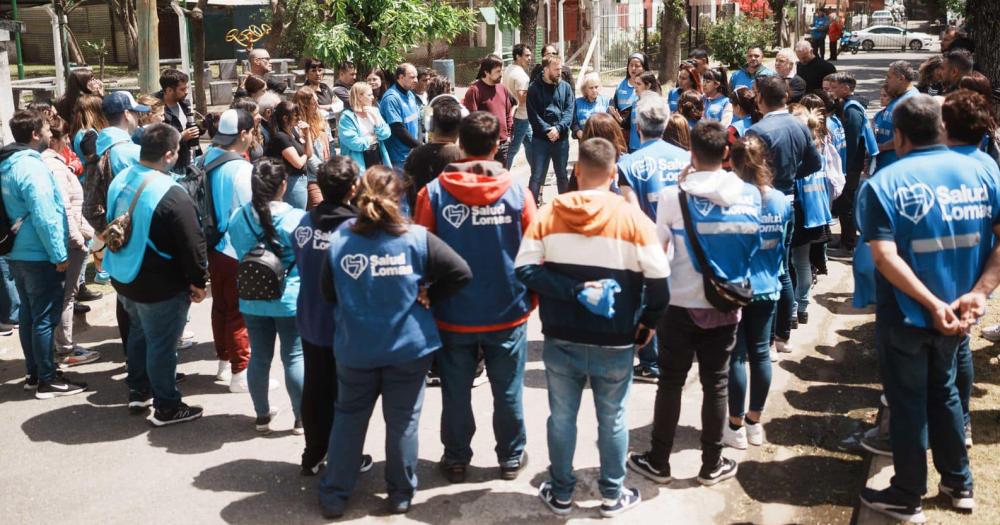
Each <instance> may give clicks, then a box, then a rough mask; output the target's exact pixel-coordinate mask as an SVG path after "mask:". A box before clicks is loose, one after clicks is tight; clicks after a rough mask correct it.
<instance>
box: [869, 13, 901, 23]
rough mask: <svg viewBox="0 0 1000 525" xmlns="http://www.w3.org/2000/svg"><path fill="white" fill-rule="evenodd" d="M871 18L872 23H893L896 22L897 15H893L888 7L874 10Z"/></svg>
mask: <svg viewBox="0 0 1000 525" xmlns="http://www.w3.org/2000/svg"><path fill="white" fill-rule="evenodd" d="M870 20H871V23H872V24H879V25H893V24H895V23H896V19H895V17H893V16H892V12H891V11H889V10H888V9H881V10H878V11H874V12H872V16H871V19H870Z"/></svg>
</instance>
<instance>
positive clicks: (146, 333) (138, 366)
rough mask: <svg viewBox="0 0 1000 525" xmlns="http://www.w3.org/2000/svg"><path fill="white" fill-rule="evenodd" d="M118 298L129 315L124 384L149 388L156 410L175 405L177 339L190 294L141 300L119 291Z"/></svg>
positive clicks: (177, 401) (132, 388)
mask: <svg viewBox="0 0 1000 525" xmlns="http://www.w3.org/2000/svg"><path fill="white" fill-rule="evenodd" d="M118 300H119V301H120V302H121V304H122V306H123V307H124V308H125V311H126V312H128V319H129V329H128V342H127V344H126V347H125V352H126V367H127V370H128V376H127V377H126V378H125V384H127V385H128V389H129V390H130V391H135V392H142V393H150V391H152V394H153V406H154V407H155V408H156V410H168V411H169V410H173V409H175V408H177V405H179V404H180V402H181V392H180V390H178V389H177V378H176V374H177V340H178V339H180V337H181V334H182V333H184V325H185V324H187V315H188V310H189V309H190V308H191V298H190V295H189V294H188V292H186V291H185V292H182V293H179V294H177V295H175V296H174V297H172V298H170V299H167V300H165V301H160V302H156V303H140V302H136V301H133V300H131V299H129V298H128V297H125V296H124V295H121V294H119V295H118Z"/></svg>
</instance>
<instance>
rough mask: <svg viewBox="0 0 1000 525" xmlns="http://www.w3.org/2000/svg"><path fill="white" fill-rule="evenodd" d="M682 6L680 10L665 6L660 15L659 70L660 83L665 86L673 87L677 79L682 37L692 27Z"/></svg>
mask: <svg viewBox="0 0 1000 525" xmlns="http://www.w3.org/2000/svg"><path fill="white" fill-rule="evenodd" d="M680 4H681V5H680V6H678V7H679V9H674V8H671V7H670V5H669V4H668V5H664V7H663V12H662V14H661V15H660V16H661V17H662V18H661V26H662V27H663V29H662V32H661V33H660V64H659V69H660V83H662V84H663V85H667V84H668V83H670V84H671V85H672V84H673V83H674V82H675V79H676V78H677V68H679V67H680V65H681V35H683V34H684V33H686V32H687V28H688V26H689V25H690V24H689V23H688V20H687V17H686V16H685V13H684V5H683V2H681V3H680Z"/></svg>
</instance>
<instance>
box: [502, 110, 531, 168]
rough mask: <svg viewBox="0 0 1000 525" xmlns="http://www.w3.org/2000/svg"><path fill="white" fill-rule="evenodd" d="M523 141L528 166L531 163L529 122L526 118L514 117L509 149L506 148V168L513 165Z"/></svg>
mask: <svg viewBox="0 0 1000 525" xmlns="http://www.w3.org/2000/svg"><path fill="white" fill-rule="evenodd" d="M522 143H524V157H525V158H526V159H527V160H528V168H529V169H530V168H531V166H532V164H531V122H530V121H529V120H528V119H514V132H513V133H512V134H511V138H510V149H509V150H507V169H508V170H509V169H510V167H511V166H513V165H514V157H516V156H517V151H518V150H519V149H521V144H522Z"/></svg>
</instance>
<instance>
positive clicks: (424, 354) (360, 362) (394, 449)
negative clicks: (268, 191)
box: [319, 166, 472, 519]
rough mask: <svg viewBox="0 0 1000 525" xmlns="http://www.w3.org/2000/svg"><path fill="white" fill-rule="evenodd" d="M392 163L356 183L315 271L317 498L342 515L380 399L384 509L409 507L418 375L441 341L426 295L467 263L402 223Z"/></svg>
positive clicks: (463, 275)
mask: <svg viewBox="0 0 1000 525" xmlns="http://www.w3.org/2000/svg"><path fill="white" fill-rule="evenodd" d="M402 189H403V188H402V187H401V185H400V183H399V179H398V178H397V177H396V176H395V174H394V173H393V172H392V170H390V169H388V168H386V167H383V166H377V167H375V168H371V169H369V170H368V171H366V172H365V174H364V175H362V176H361V179H359V182H358V197H357V201H356V202H357V208H358V216H357V219H356V220H354V221H353V222H352V223H350V224H349V225H348V224H347V223H345V226H344V227H341V228H339V229H337V230H336V231H335V232H334V233H333V234H332V235H331V236H330V248H329V256H328V257H327V259H326V260H325V261H324V263H323V269H322V270H321V279H320V281H321V286H322V288H323V290H322V291H323V296H324V297H325V298H326V299H327V300H328V301H330V302H332V303H334V321H335V323H336V326H337V330H336V331H335V333H334V340H333V351H334V356H335V358H336V361H337V383H338V386H337V390H338V392H337V403H336V407H335V412H334V418H333V429H332V431H331V433H330V445H329V447H328V450H330V451H336V453H335V454H329V455H328V457H327V458H328V467H327V470H326V473H325V474H324V476H323V480H322V481H321V482H320V496H319V497H320V504H321V505H322V510H323V516H324V517H326V518H328V519H334V518H339V517H341V516H343V514H344V511H345V510H346V506H347V500H348V498H349V497H350V495H351V492H352V491H353V489H354V485H355V483H356V481H357V477H358V467H359V466H360V464H361V457H362V456H361V452H362V448H363V447H364V443H365V434H366V432H367V430H368V422H369V419H370V418H371V415H372V409H374V408H375V402H376V400H377V399H378V398H379V397H380V396H381V398H382V414H383V416H384V417H385V421H386V438H385V439H386V444H385V450H386V472H385V477H386V483H387V485H388V491H387V492H388V496H389V498H388V502H389V512H391V513H394V514H399V513H403V512H406V511H408V510H409V508H410V501H411V500H412V499H413V494H414V492H415V491H416V488H417V477H416V470H417V444H418V443H417V430H418V427H419V420H420V409H421V406H422V404H423V396H424V378H425V377H426V375H427V371H428V370H429V369H430V365H431V360H432V358H433V353H434V352H435V351H436V350H437V349H438V348H440V347H441V340H440V338H439V336H438V331H437V326H436V325H435V323H434V318H433V316H432V314H431V311H430V310H429V309H428V307H427V305H428V304H429V302H428V301H430V302H433V301H437V300H439V299H442V298H444V297H446V296H447V295H450V294H452V293H455V292H457V291H458V290H459V289H460V288H461V287H462V286H465V285H466V284H467V283H468V282H469V281H470V280H471V278H472V272H471V271H470V270H469V266H468V264H466V263H465V261H464V260H462V258H461V257H460V256H459V255H458V254H457V253H455V251H454V250H452V249H451V248H449V247H448V245H447V244H445V243H444V241H441V240H440V239H438V238H437V237H436V236H434V235H433V234H432V233H429V232H428V231H427V230H426V229H424V228H423V227H421V226H416V225H411V224H409V223H408V220H407V219H406V217H405V215H404V214H403V212H402V211H401V210H400V205H399V199H400V197H401V196H402V195H403V191H402Z"/></svg>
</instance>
